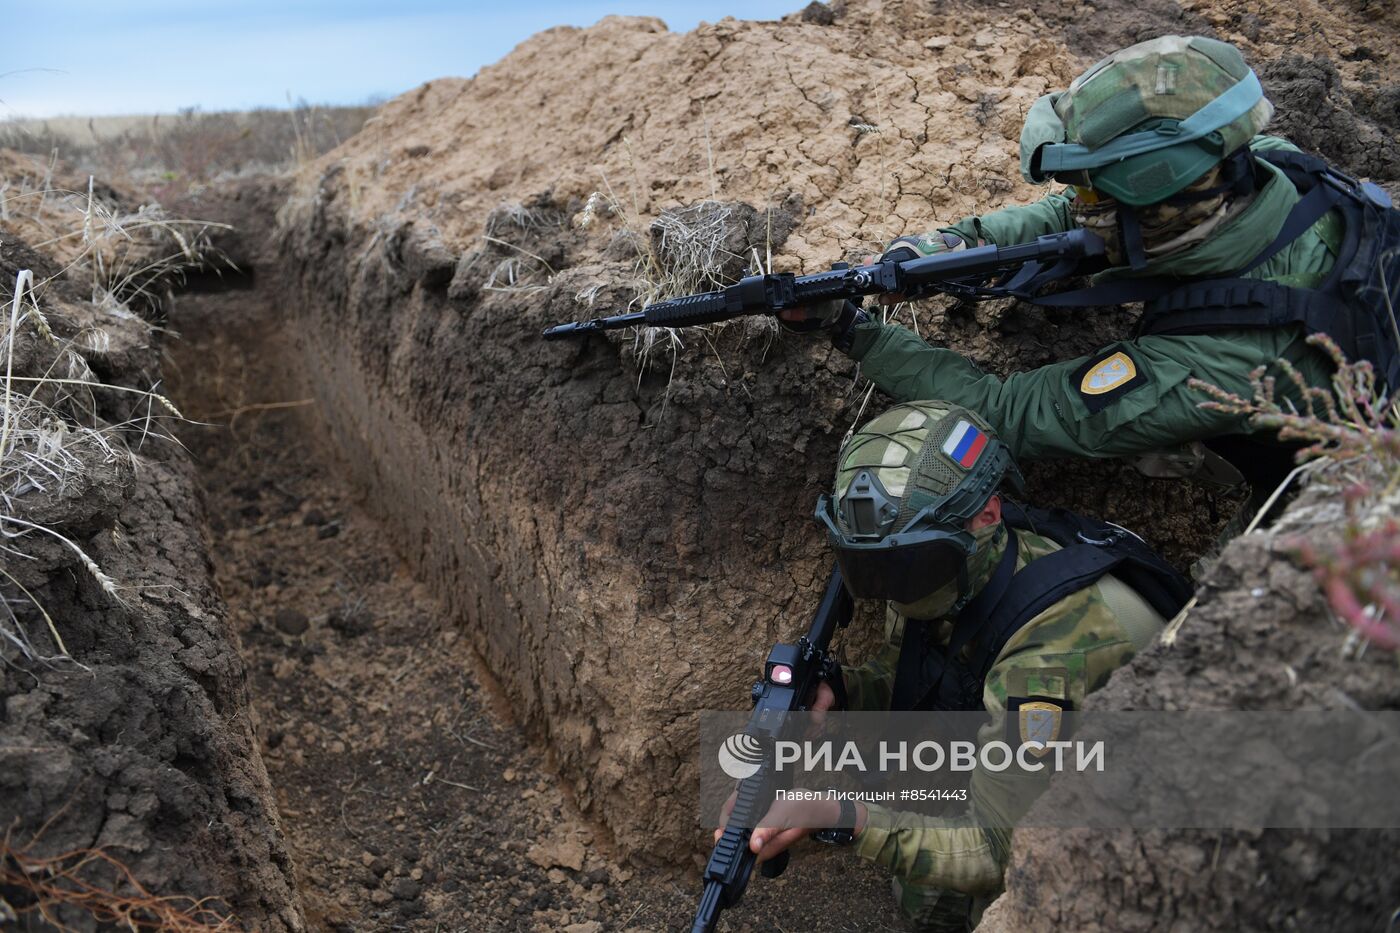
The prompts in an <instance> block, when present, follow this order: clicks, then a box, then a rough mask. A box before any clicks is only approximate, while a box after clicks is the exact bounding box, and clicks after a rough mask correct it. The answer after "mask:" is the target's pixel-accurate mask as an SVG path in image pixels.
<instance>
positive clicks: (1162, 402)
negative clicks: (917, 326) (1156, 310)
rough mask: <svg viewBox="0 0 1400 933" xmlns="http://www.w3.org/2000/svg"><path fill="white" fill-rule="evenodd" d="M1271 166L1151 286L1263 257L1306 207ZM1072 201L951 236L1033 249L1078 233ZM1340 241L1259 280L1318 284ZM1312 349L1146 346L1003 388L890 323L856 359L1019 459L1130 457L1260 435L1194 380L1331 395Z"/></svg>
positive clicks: (1284, 343)
mask: <svg viewBox="0 0 1400 933" xmlns="http://www.w3.org/2000/svg"><path fill="white" fill-rule="evenodd" d="M1251 145H1252V147H1253V148H1254V149H1256V150H1267V149H1278V148H1290V149H1291V148H1294V147H1292V146H1291V145H1290V144H1289V143H1287V142H1285V141H1283V140H1281V139H1276V138H1273V137H1267V136H1260V137H1256V138H1255V139H1254V141H1253V142H1252V143H1251ZM1260 165H1261V170H1262V171H1265V172H1267V173H1269V175H1270V178H1269V180H1268V181H1267V182H1266V183H1265V184H1264V185H1263V187H1262V188H1261V189H1260V190H1259V192H1258V193H1257V194H1256V196H1255V199H1254V202H1253V203H1252V204H1251V205H1250V206H1249V207H1248V208H1247V209H1245V210H1244V211H1243V212H1242V213H1240V215H1239V216H1238V217H1235V218H1234V219H1233V220H1230V221H1228V222H1227V223H1226V224H1224V225H1223V226H1222V227H1221V229H1220V231H1219V232H1218V234H1216V235H1215V236H1212V237H1211V238H1210V239H1208V240H1206V241H1204V242H1202V243H1200V244H1198V245H1196V246H1194V247H1192V248H1190V249H1187V250H1185V251H1184V252H1182V253H1180V254H1177V255H1174V256H1169V257H1163V258H1160V259H1154V260H1151V261H1149V262H1148V265H1147V268H1146V269H1145V270H1143V272H1142V273H1140V274H1143V275H1181V276H1190V277H1203V276H1212V275H1223V274H1226V273H1230V272H1233V271H1234V270H1235V269H1238V268H1240V267H1241V266H1242V265H1244V264H1245V263H1247V262H1248V260H1249V259H1250V258H1252V257H1253V256H1255V255H1257V254H1258V253H1259V252H1261V251H1262V249H1263V248H1264V246H1266V245H1267V244H1268V243H1269V242H1271V241H1272V240H1273V238H1274V237H1275V236H1276V235H1277V233H1278V231H1279V229H1280V227H1281V226H1282V224H1283V220H1284V218H1285V217H1286V216H1287V215H1288V212H1289V210H1290V209H1291V208H1292V207H1293V205H1294V204H1296V203H1297V201H1298V199H1299V195H1298V192H1297V190H1296V189H1295V188H1294V187H1293V185H1292V183H1291V182H1289V180H1288V178H1287V177H1286V176H1284V175H1283V173H1282V172H1281V171H1279V170H1278V169H1275V168H1273V167H1271V166H1269V165H1267V164H1266V163H1262V162H1261V163H1260ZM1071 197H1072V189H1071V191H1070V192H1068V193H1060V194H1052V195H1050V196H1048V197H1046V198H1043V199H1042V200H1040V201H1037V202H1036V203H1034V204H1030V205H1026V206H1024V207H1013V208H1008V209H1006V210H1001V211H996V212H993V213H990V214H986V215H983V216H981V217H969V218H967V219H965V220H963V221H961V222H960V223H958V224H956V225H954V226H952V227H948V228H946V230H947V232H951V233H956V234H957V235H958V236H960V237H962V238H963V239H964V240H965V241H967V242H969V243H971V244H973V245H975V244H976V242H977V241H978V240H979V239H980V240H984V241H986V242H988V243H998V244H1003V245H1004V244H1011V243H1022V242H1026V241H1029V240H1033V239H1035V238H1036V237H1037V236H1040V235H1042V234H1046V233H1054V232H1061V231H1064V230H1068V229H1071V228H1072V226H1073V219H1072V218H1071V216H1070V212H1069V204H1070V200H1071ZM1341 233H1342V231H1341V223H1340V221H1339V220H1338V218H1337V217H1336V216H1335V214H1329V215H1328V216H1326V217H1324V218H1323V219H1322V220H1320V221H1318V223H1317V224H1315V225H1314V226H1313V227H1312V229H1310V230H1309V231H1307V232H1306V233H1304V234H1303V235H1302V236H1301V237H1299V238H1298V239H1297V240H1295V241H1294V242H1293V243H1292V244H1290V245H1289V246H1288V247H1287V248H1285V249H1284V250H1283V251H1282V252H1280V253H1279V254H1278V255H1277V256H1275V257H1273V258H1272V259H1270V260H1269V261H1268V262H1266V263H1264V264H1263V265H1262V266H1260V268H1259V269H1257V270H1255V271H1253V272H1251V273H1250V276H1251V277H1257V278H1264V279H1269V280H1272V281H1277V282H1282V283H1285V284H1290V285H1298V286H1303V287H1306V286H1309V285H1313V284H1315V283H1316V282H1318V281H1319V280H1320V279H1321V277H1323V276H1324V275H1325V274H1326V273H1327V272H1328V270H1330V269H1331V267H1332V264H1333V262H1334V261H1335V260H1336V253H1337V247H1338V244H1339V241H1340V238H1341ZM1133 274H1134V273H1132V272H1131V270H1128V269H1126V268H1120V269H1110V270H1109V271H1107V272H1105V273H1103V274H1102V276H1101V278H1104V279H1117V278H1126V277H1130V276H1132V275H1133ZM1303 337H1304V334H1303V333H1302V330H1301V328H1299V327H1297V326H1292V327H1287V328H1280V329H1274V330H1238V331H1222V332H1218V333H1215V334H1210V335H1197V336H1155V337H1140V338H1138V339H1136V340H1125V341H1122V342H1120V343H1116V344H1113V345H1111V346H1108V347H1104V348H1103V349H1101V350H1099V351H1098V352H1096V353H1093V354H1090V355H1089V356H1086V357H1080V358H1078V359H1073V360H1066V361H1065V362H1061V363H1053V364H1050V365H1048V366H1042V367H1041V368H1039V369H1035V370H1031V371H1029V372H1021V373H1014V374H1012V375H1010V376H1008V377H1007V378H1005V379H999V378H997V377H996V376H993V375H990V374H988V373H984V372H982V370H980V369H978V368H977V366H975V365H974V364H973V363H972V362H971V361H969V360H968V359H966V358H965V357H963V356H962V355H961V354H959V353H956V352H954V351H952V350H946V349H941V348H937V347H932V346H930V345H929V344H927V343H925V342H924V341H923V340H922V339H920V338H919V337H918V336H917V335H915V334H913V333H912V332H910V331H908V330H906V329H904V328H902V327H899V326H897V325H892V324H879V323H876V322H870V323H865V324H861V325H858V326H857V328H856V334H855V339H854V343H853V345H852V348H851V351H850V352H851V356H852V357H853V358H855V359H856V360H858V361H859V362H860V364H861V372H862V373H863V374H864V375H865V376H866V377H867V378H868V379H870V380H871V381H872V382H874V383H875V384H876V385H877V386H879V387H880V388H881V389H882V390H883V391H884V392H886V393H887V394H889V395H890V396H891V397H893V398H895V399H896V400H899V401H910V400H913V399H923V398H938V399H947V400H948V401H951V402H955V403H957V404H959V405H963V406H966V407H968V408H971V409H973V410H974V411H977V412H979V413H981V414H982V415H983V416H984V417H985V418H986V419H987V420H988V422H990V423H991V425H992V427H993V428H994V429H995V430H996V432H997V434H998V436H1000V437H1001V439H1002V440H1003V441H1005V442H1006V443H1007V445H1008V446H1009V447H1010V448H1011V450H1012V452H1013V453H1014V454H1015V455H1016V457H1017V458H1018V459H1020V458H1030V459H1037V458H1050V457H1067V456H1074V457H1119V456H1129V455H1133V454H1139V453H1144V452H1147V451H1151V450H1158V449H1161V448H1166V447H1174V446H1177V445H1180V444H1182V443H1185V442H1187V441H1193V440H1201V439H1205V438H1210V437H1219V436H1223V435H1229V434H1241V433H1248V432H1249V430H1250V428H1249V425H1248V423H1247V419H1245V418H1243V417H1240V416H1237V415H1227V414H1222V413H1220V412H1212V411H1205V410H1202V409H1201V408H1199V407H1198V406H1199V404H1200V402H1202V401H1203V400H1204V399H1205V396H1203V395H1202V394H1201V393H1200V392H1198V391H1195V390H1192V389H1190V388H1189V387H1188V386H1187V380H1188V379H1190V378H1192V377H1194V378H1198V379H1202V380H1205V381H1206V382H1209V383H1213V384H1214V385H1217V386H1220V387H1221V388H1223V389H1227V390H1229V391H1231V392H1235V393H1237V394H1240V395H1243V396H1245V397H1246V398H1248V397H1251V396H1252V394H1253V393H1252V390H1251V388H1250V381H1249V375H1250V373H1251V372H1252V371H1253V370H1254V369H1255V368H1256V367H1259V366H1263V367H1264V368H1265V372H1266V374H1267V375H1271V376H1275V377H1277V385H1278V388H1279V394H1280V396H1282V397H1284V398H1288V399H1291V400H1292V401H1294V402H1299V401H1300V399H1299V398H1298V397H1297V390H1296V389H1295V387H1294V386H1293V383H1292V382H1291V380H1289V379H1288V378H1286V377H1285V376H1284V374H1283V372H1282V370H1281V368H1280V367H1279V365H1278V361H1279V360H1280V359H1286V360H1288V361H1289V362H1290V363H1292V364H1293V365H1294V366H1295V367H1297V368H1298V369H1299V370H1300V371H1301V372H1302V374H1303V376H1304V377H1305V378H1306V379H1307V380H1308V381H1309V382H1310V383H1311V384H1313V385H1319V386H1327V385H1329V384H1330V377H1331V373H1332V367H1331V363H1330V361H1329V360H1328V359H1327V357H1326V356H1325V355H1324V354H1322V353H1321V352H1320V351H1318V350H1316V349H1314V348H1313V347H1310V346H1308V345H1307V344H1306V343H1304V341H1303Z"/></svg>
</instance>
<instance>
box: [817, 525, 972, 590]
mask: <svg viewBox="0 0 1400 933" xmlns="http://www.w3.org/2000/svg"><path fill="white" fill-rule="evenodd" d="M836 562H837V563H838V564H840V565H841V577H842V579H844V580H845V581H846V588H847V589H849V590H850V591H851V595H852V596H855V597H857V598H858V599H887V600H890V601H892V602H896V603H916V602H918V601H919V600H921V599H923V598H924V597H926V596H930V595H932V594H933V593H935V592H936V591H938V590H940V589H942V588H943V587H944V586H946V585H947V584H948V583H949V582H951V581H953V580H956V579H957V578H958V574H959V573H960V572H961V571H962V570H963V569H964V568H965V567H966V566H967V551H966V550H965V549H964V548H963V546H962V545H961V544H960V543H959V542H957V541H955V540H953V539H952V538H944V539H940V540H934V541H924V542H920V543H918V544H906V545H904V546H903V547H841V546H839V545H838V546H837V547H836Z"/></svg>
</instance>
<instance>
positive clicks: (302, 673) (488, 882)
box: [167, 289, 902, 933]
mask: <svg viewBox="0 0 1400 933" xmlns="http://www.w3.org/2000/svg"><path fill="white" fill-rule="evenodd" d="M281 320H282V315H281V313H280V309H279V308H278V307H277V306H276V304H275V302H273V301H272V300H270V298H269V297H268V296H266V295H264V294H263V293H262V291H261V290H251V289H239V290H229V291H222V292H212V293H207V292H204V293H187V294H184V295H181V296H179V298H178V302H177V305H176V310H175V313H174V315H173V317H172V325H173V327H174V328H175V329H176V330H177V331H178V332H179V333H180V336H181V339H179V340H176V341H173V342H172V349H171V350H170V360H169V363H168V366H167V371H168V372H169V373H170V374H171V383H172V385H171V390H172V392H173V393H174V395H175V397H176V398H178V399H180V401H181V403H182V405H183V406H184V410H185V412H186V414H187V416H189V417H190V418H191V419H193V420H195V421H199V422H204V423H206V425H205V426H191V427H190V428H189V429H188V430H187V431H186V432H185V434H184V437H183V439H184V441H185V443H186V444H187V445H188V446H189V447H190V449H191V450H192V452H193V453H194V455H195V458H196V460H197V462H198V463H199V465H200V468H201V474H202V478H203V479H202V484H203V490H204V495H205V502H206V509H207V514H208V523H209V535H210V544H211V552H212V559H213V563H214V569H215V575H216V578H217V580H218V582H219V585H220V588H221V590H222V592H223V596H224V599H225V600H226V601H227V604H228V607H229V619H230V622H231V625H232V626H233V628H234V630H235V632H236V633H237V635H238V637H239V639H240V641H241V645H242V651H243V655H244V659H245V661H246V663H247V666H248V674H249V685H250V690H251V694H252V703H253V707H254V710H255V722H256V723H257V728H258V735H259V739H260V741H261V745H262V754H263V759H264V762H265V763H266V766H267V770H268V773H269V776H270V778H271V781H272V785H273V787H274V788H275V790H276V794H277V802H278V806H279V810H280V814H281V819H282V825H283V830H284V832H285V833H286V837H287V840H288V845H289V848H290V850H291V854H292V858H293V860H294V862H295V864H296V871H297V883H298V887H299V890H300V892H301V896H302V899H303V904H304V906H305V909H306V916H307V919H308V922H309V925H310V927H311V928H312V929H314V930H337V931H339V930H399V929H404V930H531V931H534V930H564V931H567V933H600V931H602V930H637V931H642V930H667V929H678V928H686V929H688V928H689V918H690V915H691V913H692V912H693V910H694V902H695V895H696V894H697V892H698V884H697V882H696V880H695V873H694V872H690V873H688V874H687V873H684V872H675V871H661V870H647V869H637V868H628V867H625V866H624V865H623V863H621V862H620V861H619V860H618V859H617V858H615V857H614V856H613V855H612V854H611V853H610V852H609V851H608V849H607V847H606V845H605V844H604V840H603V838H602V833H601V832H598V831H596V830H595V829H593V828H591V827H589V826H588V825H587V824H586V823H585V822H584V821H583V820H582V819H580V818H579V817H578V815H577V813H576V811H575V810H574V808H573V807H572V805H571V804H570V802H569V800H568V799H567V797H566V795H565V794H564V792H563V791H562V789H561V788H560V785H559V784H558V782H557V779H556V778H555V777H554V775H553V773H552V772H551V771H550V770H549V768H548V767H547V766H546V763H545V760H544V755H543V753H542V751H541V749H540V748H539V747H538V746H536V745H532V744H531V743H530V742H528V741H526V739H525V738H524V736H523V735H522V734H521V732H520V730H518V729H517V728H516V727H515V726H514V725H513V724H512V723H511V721H510V717H509V707H508V703H507V702H506V701H505V700H504V699H503V698H502V697H501V696H500V695H499V693H498V692H497V691H496V690H495V688H494V686H493V684H492V682H491V678H490V674H489V672H486V671H484V670H483V668H482V665H481V663H480V660H479V658H477V656H476V655H475V654H474V653H473V652H472V651H471V650H470V648H469V647H468V645H467V639H466V637H465V635H464V633H463V631H462V627H461V626H462V623H461V622H460V620H454V619H450V618H447V617H446V615H445V613H444V612H443V610H442V609H441V607H440V605H439V603H438V602H437V601H436V600H435V599H434V597H433V596H432V594H431V593H429V592H428V591H427V590H426V589H425V588H424V587H423V586H422V585H421V584H419V583H418V582H417V581H416V580H415V579H414V578H413V576H412V574H411V573H410V572H409V570H408V568H407V567H406V565H405V564H404V563H403V562H402V561H401V560H400V559H399V558H398V557H397V555H396V554H395V553H394V551H393V549H392V546H391V545H390V544H389V543H388V536H387V535H386V534H385V532H384V530H383V528H382V527H381V526H380V525H379V524H378V523H377V521H376V520H375V518H374V517H373V514H372V511H373V510H372V508H371V506H372V503H367V502H365V501H364V500H363V499H362V498H361V497H360V496H359V495H358V493H357V492H356V491H355V490H354V489H352V488H351V487H350V486H349V484H348V483H347V481H346V480H345V479H344V474H343V471H342V470H340V469H339V468H338V466H337V463H338V456H339V454H337V453H336V452H334V451H332V450H331V449H330V447H329V445H328V444H327V443H326V442H325V435H324V433H323V430H322V426H321V419H320V416H319V412H318V408H317V403H316V402H315V401H314V400H313V397H314V391H313V387H311V386H308V385H306V384H304V382H303V381H302V379H301V378H300V376H299V369H298V367H297V366H296V362H295V361H296V347H295V341H294V339H292V336H291V335H289V334H288V333H286V332H285V330H284V329H283V326H282V325H281V324H280V321H281ZM405 468H408V465H405ZM704 845H705V844H704V841H703V839H702V834H701V833H699V832H697V858H700V857H702V856H703V854H707V851H706V852H702V849H704ZM853 860H854V857H853V856H851V855H849V854H846V853H834V854H827V855H816V854H813V853H812V852H811V849H810V847H809V848H808V855H807V857H806V858H800V859H795V860H794V864H793V867H792V868H790V869H789V871H788V872H787V874H786V875H785V876H784V877H782V878H780V879H777V880H775V881H770V880H769V879H757V878H756V879H755V880H754V882H753V883H752V884H751V886H750V888H749V892H748V894H747V896H746V898H745V900H744V903H743V904H742V905H741V906H740V908H739V909H737V910H734V911H731V912H730V913H729V914H727V915H726V917H727V919H726V920H725V921H723V923H722V926H721V929H728V930H755V931H758V930H878V929H902V925H901V924H900V922H899V920H898V917H897V914H895V912H894V911H893V909H892V901H891V898H890V896H889V894H888V887H887V885H888V881H887V880H886V879H885V878H884V877H883V876H882V875H881V874H880V873H879V872H877V871H872V870H863V871H862V870H853V869H857V866H856V865H852V864H851V861H853ZM859 867H860V868H866V866H864V865H861V866H859Z"/></svg>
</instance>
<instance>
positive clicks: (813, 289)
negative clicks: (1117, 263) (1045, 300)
mask: <svg viewBox="0 0 1400 933" xmlns="http://www.w3.org/2000/svg"><path fill="white" fill-rule="evenodd" d="M1103 255H1104V243H1103V240H1101V239H1100V238H1099V237H1098V236H1096V235H1095V234H1093V233H1090V232H1089V231H1087V230H1071V231H1069V232H1067V233H1050V234H1046V235H1045V236H1042V237H1039V238H1037V239H1036V240H1034V241H1032V242H1030V243H1018V244H1016V245H1014V246H996V245H991V246H977V247H973V248H972V249H964V250H957V251H956V252H948V253H938V254H936V255H933V256H921V257H918V258H916V259H906V260H903V261H899V260H894V259H884V260H880V261H878V262H874V263H870V264H868V265H864V266H855V267H852V266H851V265H850V264H849V263H844V262H838V263H836V264H835V265H833V266H832V267H831V270H830V271H829V272H818V273H815V274H814V275H794V274H792V273H791V272H778V273H769V274H766V275H749V276H745V277H744V278H742V279H740V280H739V281H738V282H736V283H735V284H733V285H730V286H728V287H727V288H722V289H720V290H718V291H713V292H703V293H701V294H698V295H684V296H682V297H680V298H672V299H669V300H667V301H659V302H657V303H655V304H650V305H647V306H646V307H645V308H643V309H642V310H641V311H632V312H629V313H627V314H616V315H613V316H611V317H599V318H593V319H592V320H590V321H577V322H574V323H569V324H556V325H554V326H553V327H547V328H545V331H544V339H546V340H559V339H561V338H563V337H576V336H579V335H580V334H591V333H594V332H596V331H603V330H616V329H618V328H622V327H632V326H637V325H643V324H645V325H649V326H651V327H688V326H691V325H695V324H714V323H716V322H718V321H728V320H730V319H732V318H736V317H743V316H744V315H749V314H777V313H778V312H779V311H783V310H786V309H788V308H801V307H805V306H807V305H811V304H814V303H816V302H822V301H831V300H833V299H850V298H862V297H864V296H866V295H877V294H903V295H904V296H905V297H907V298H918V297H920V296H922V295H925V294H928V293H931V292H943V293H945V294H950V295H956V296H958V297H960V298H966V299H971V300H980V299H985V298H1006V297H1015V298H1024V299H1028V300H1032V299H1034V297H1035V295H1036V293H1037V292H1038V291H1039V289H1040V288H1042V287H1043V286H1045V285H1046V284H1048V283H1050V282H1052V281H1057V280H1059V279H1063V278H1066V277H1068V276H1070V275H1072V274H1074V273H1076V272H1078V271H1080V267H1081V265H1082V264H1083V261H1084V260H1086V259H1087V260H1092V259H1097V258H1099V257H1102V256H1103ZM989 279H994V281H993V283H992V284H991V285H988V284H986V283H987V281H988V280H989Z"/></svg>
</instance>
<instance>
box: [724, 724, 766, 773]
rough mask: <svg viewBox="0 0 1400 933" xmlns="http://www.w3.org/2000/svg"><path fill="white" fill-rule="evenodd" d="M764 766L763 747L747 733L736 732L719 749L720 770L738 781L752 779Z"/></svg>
mask: <svg viewBox="0 0 1400 933" xmlns="http://www.w3.org/2000/svg"><path fill="white" fill-rule="evenodd" d="M762 766H763V746H762V745H760V744H759V743H758V739H756V738H754V737H753V736H751V735H749V734H748V733H747V732H736V733H734V734H733V735H731V736H730V737H729V738H727V739H725V740H724V744H722V745H721V746H720V747H719V769H720V770H721V771H723V772H724V773H725V774H727V775H729V776H730V777H732V778H733V779H734V780H736V781H742V780H744V779H745V778H751V777H753V776H754V775H755V774H757V773H758V769H759V768H761V767H762Z"/></svg>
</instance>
